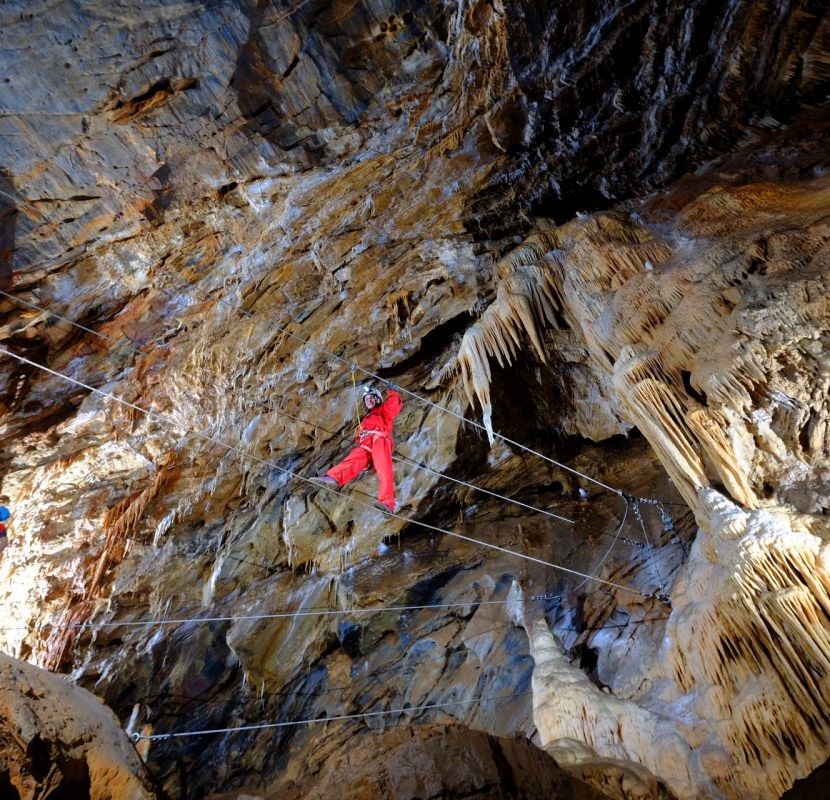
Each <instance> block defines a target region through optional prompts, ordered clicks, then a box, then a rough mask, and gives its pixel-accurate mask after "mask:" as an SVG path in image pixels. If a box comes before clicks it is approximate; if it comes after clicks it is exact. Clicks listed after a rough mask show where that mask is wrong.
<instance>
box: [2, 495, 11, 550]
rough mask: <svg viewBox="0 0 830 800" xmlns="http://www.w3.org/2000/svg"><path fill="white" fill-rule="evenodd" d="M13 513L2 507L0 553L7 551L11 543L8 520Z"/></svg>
mask: <svg viewBox="0 0 830 800" xmlns="http://www.w3.org/2000/svg"><path fill="white" fill-rule="evenodd" d="M11 515H12V512H11V511H9V509H8V508H6V506H0V552H2V551H3V550H5V549H6V545H7V544H8V543H9V534H8V531H7V530H6V520H7V519H9V517H11Z"/></svg>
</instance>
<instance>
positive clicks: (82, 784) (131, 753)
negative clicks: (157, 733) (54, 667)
mask: <svg viewBox="0 0 830 800" xmlns="http://www.w3.org/2000/svg"><path fill="white" fill-rule="evenodd" d="M0 723H2V724H1V725H0V762H2V768H0V789H2V791H3V797H8V798H17V797H19V798H20V799H21V800H30V799H33V798H36V797H48V796H51V795H55V796H61V797H89V798H90V800H153V798H155V797H156V795H155V793H154V792H153V791H152V790H151V789H150V784H149V782H148V780H147V776H146V774H145V771H144V766H143V765H142V763H141V761H140V760H139V758H138V755H137V754H136V752H135V749H134V748H133V745H132V744H131V743H130V741H129V740H128V739H127V735H126V734H125V733H124V731H123V729H122V728H121V725H120V724H119V722H118V719H117V718H116V717H115V715H114V714H113V713H112V712H111V711H110V710H109V709H108V708H106V707H105V706H104V705H103V704H102V703H101V702H100V701H99V700H98V699H97V698H96V697H93V696H92V695H91V694H90V693H89V692H87V691H86V690H84V689H81V688H80V687H78V686H73V685H72V684H71V683H69V682H68V681H67V680H65V679H64V678H62V677H60V676H57V675H51V674H49V673H48V672H45V671H44V670H42V669H38V668H37V667H33V666H32V665H31V664H26V663H25V662H22V661H18V660H17V659H14V658H10V657H9V656H7V655H5V654H0Z"/></svg>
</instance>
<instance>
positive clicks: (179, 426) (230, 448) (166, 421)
mask: <svg viewBox="0 0 830 800" xmlns="http://www.w3.org/2000/svg"><path fill="white" fill-rule="evenodd" d="M0 355H6V356H9V357H11V358H14V359H16V360H17V361H19V362H21V363H23V364H28V365H29V366H31V367H34V368H36V369H39V370H42V371H43V372H46V373H48V374H50V375H53V376H54V377H56V378H60V379H62V380H65V381H67V382H68V383H72V384H74V385H76V386H80V387H81V388H83V389H86V390H87V391H90V392H95V393H96V394H98V395H100V396H101V397H106V398H109V399H110V400H113V401H114V402H116V403H120V404H121V405H123V406H125V407H127V408H131V409H133V410H134V411H138V412H139V413H141V414H144V415H146V416H148V417H150V418H151V419H155V420H156V421H157V422H160V423H161V424H162V425H167V426H168V427H172V428H174V429H176V430H179V431H181V432H184V433H189V434H191V435H194V436H197V437H199V438H201V439H204V440H205V441H209V442H212V443H213V444H216V445H218V446H220V447H223V448H224V449H225V450H227V452H228V453H233V452H236V453H238V454H239V455H241V456H243V457H246V458H250V459H252V460H253V461H256V462H257V463H259V464H262V465H263V466H267V467H271V468H273V469H276V470H277V471H279V472H282V473H283V474H285V475H289V476H291V477H294V478H297V479H298V480H301V481H303V482H305V483H308V484H311V485H312V486H314V487H315V488H323V489H325V490H326V491H328V492H331V493H333V494H336V495H339V496H340V497H346V498H348V495H347V494H345V493H344V492H341V491H338V490H337V489H333V488H331V487H327V486H324V487H321V486H319V485H318V484H316V483H315V482H314V481H313V480H311V479H310V478H306V477H305V476H303V475H299V474H298V473H296V472H294V471H293V470H290V469H287V468H286V467H281V466H280V465H279V464H275V463H274V462H272V461H268V460H267V459H264V458H260V457H259V456H257V455H255V454H253V453H250V452H248V451H246V450H243V449H241V448H240V446H239V445H238V444H236V445H229V444H227V443H226V442H223V441H222V440H221V439H218V438H217V437H215V436H211V435H210V434H207V433H203V432H202V431H197V430H194V429H192V428H188V427H187V426H186V425H184V424H183V423H180V422H177V421H176V420H173V419H170V418H168V417H166V416H164V415H163V414H159V413H157V412H155V411H151V410H149V409H146V408H143V407H141V406H139V405H136V404H135V403H131V402H130V401H129V400H125V399H124V398H121V397H117V396H116V395H113V394H111V393H109V392H105V391H103V390H101V389H96V388H95V387H94V386H90V385H89V384H87V383H84V382H83V381H80V380H77V379H76V378H71V377H69V376H68V375H64V374H63V373H60V372H57V371H56V370H53V369H50V368H49V367H46V366H44V365H43V364H38V363H37V362H36V361H32V360H31V359H29V358H26V357H25V356H21V355H18V354H17V353H13V352H11V351H9V350H7V349H5V348H4V347H0ZM351 499H352V502H353V503H355V504H356V505H360V506H363V507H365V508H369V509H371V510H374V511H377V512H378V513H380V514H382V515H383V516H385V517H388V518H391V519H398V520H401V521H402V522H404V523H407V524H410V525H414V526H416V527H420V528H424V529H426V530H431V531H433V532H435V533H440V534H444V535H446V536H452V537H454V538H456V539H460V540H462V541H466V542H470V543H472V544H477V545H480V546H482V547H486V548H488V549H491V550H496V551H499V552H502V553H506V554H508V555H512V556H515V557H516V558H521V559H524V560H525V561H530V562H532V563H535V564H541V565H542V566H545V567H550V568H551V569H555V570H558V571H560V572H565V573H567V574H569V575H575V576H577V577H580V578H589V579H590V580H592V581H594V582H595V583H598V584H603V585H605V586H612V587H614V588H615V589H619V590H620V591H624V592H628V593H630V594H636V595H638V596H645V597H649V596H650V595H647V594H644V593H643V592H641V591H638V590H637V589H631V588H630V587H628V586H623V585H622V584H619V583H615V582H614V581H609V580H605V579H603V578H598V577H595V576H592V575H588V574H587V573H584V572H579V571H578V570H574V569H570V568H569V567H565V566H562V565H561V564H555V563H553V562H551V561H545V560H544V559H541V558H536V557H535V556H530V555H527V554H524V553H519V552H517V551H515V550H510V549H509V548H507V547H501V546H500V545H496V544H492V543H490V542H485V541H482V540H480V539H476V538H474V537H472V536H467V535H465V534H462V533H457V532H456V531H450V530H447V529H445V528H440V527H438V526H437V525H431V524H429V523H427V522H421V521H420V520H413V519H408V518H407V517H404V516H402V515H401V514H397V513H395V512H394V511H389V510H385V509H379V508H376V507H375V506H374V505H370V504H369V503H364V502H362V501H360V500H356V499H354V498H351Z"/></svg>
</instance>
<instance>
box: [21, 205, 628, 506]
mask: <svg viewBox="0 0 830 800" xmlns="http://www.w3.org/2000/svg"><path fill="white" fill-rule="evenodd" d="M15 202H19V203H23V204H25V205H28V206H30V207H32V208H34V206H32V205H31V203H29V202H28V201H26V200H20V199H17V198H16V199H15ZM35 210H37V209H35ZM127 258H128V259H129V258H135V259H136V260H137V261H140V262H141V263H142V264H144V265H145V266H147V267H150V268H151V269H153V270H154V271H155V272H157V273H160V274H162V275H166V276H167V277H169V278H172V279H173V280H174V281H177V282H178V283H179V284H180V285H184V286H187V288H193V285H192V284H189V283H186V281H185V280H184V279H183V278H181V277H179V276H177V275H174V274H173V273H170V272H168V271H167V270H164V269H161V268H160V267H158V266H157V265H155V264H153V263H152V262H150V261H147V260H146V259H144V258H142V257H141V256H139V255H137V254H135V253H134V254H131V255H128V256H127ZM211 299H214V298H211ZM215 301H216V302H217V303H222V304H223V305H226V306H228V307H229V308H231V309H232V310H233V311H236V312H238V313H240V314H242V315H243V316H246V317H248V318H250V319H255V318H257V317H260V318H261V315H258V314H254V313H253V312H251V311H248V310H247V309H245V308H242V307H240V306H237V305H234V304H233V303H232V302H231V301H229V300H227V299H225V298H224V297H217V298H215ZM273 329H274V330H276V331H279V332H280V333H282V334H284V335H285V336H288V337H290V338H292V339H295V340H297V341H299V342H301V343H302V344H304V345H307V346H308V347H311V348H312V349H313V350H317V351H318V352H320V353H322V354H323V355H325V356H328V357H329V358H333V359H334V360H335V361H338V362H339V363H341V364H343V365H345V366H347V367H349V368H350V369H352V370H357V371H358V372H360V373H362V374H363V375H366V376H367V377H370V378H372V379H373V380H376V381H380V382H381V383H383V384H384V385H386V386H388V387H389V388H391V389H397V390H398V391H400V392H403V393H404V394H405V395H407V396H408V397H412V398H414V399H415V400H417V401H419V402H421V403H424V404H425V405H427V406H430V407H431V408H435V409H436V410H437V411H442V412H444V413H446V414H449V415H450V416H452V417H455V418H456V419H458V420H459V421H460V422H465V423H467V424H468V425H471V426H473V427H474V428H476V429H477V430H479V431H483V432H484V433H486V434H487V435H488V436H489V434H490V431H488V429H487V427H486V426H484V425H482V424H481V423H480V422H477V421H475V420H472V419H469V418H467V417H465V416H464V415H463V414H459V413H458V412H456V411H453V410H452V409H450V408H447V407H446V406H442V405H441V404H439V403H435V402H434V401H432V400H429V399H428V398H426V397H422V396H421V395H419V394H417V393H416V392H412V391H410V390H409V389H406V388H404V387H403V386H398V385H397V384H395V383H394V382H393V381H390V380H388V379H387V378H384V377H382V376H381V375H379V374H377V373H375V372H372V371H371V370H369V369H366V368H365V367H362V366H360V365H359V364H357V363H355V362H352V361H349V360H348V359H347V358H344V357H343V356H339V355H337V354H336V353H333V352H331V351H330V350H328V349H326V348H325V347H323V346H322V345H318V344H314V343H313V342H312V341H311V340H310V339H305V338H303V337H302V336H300V335H299V334H296V333H293V332H292V331H290V330H288V329H287V328H286V327H283V326H281V325H277V324H273ZM492 434H493V437H494V438H496V439H500V440H501V441H503V442H506V443H507V444H511V445H513V446H515V447H518V448H519V449H520V450H523V451H524V452H527V453H530V454H531V455H535V456H537V457H538V458H541V459H542V460H543V461H547V462H548V463H550V464H553V465H554V466H557V467H560V468H561V469H564V470H566V471H567V472H570V473H571V474H573V475H577V476H579V477H581V478H584V479H585V480H587V481H589V482H591V483H594V484H596V485H597V486H601V487H602V488H604V489H607V490H608V491H609V492H613V493H614V494H616V495H619V496H620V497H622V496H624V495H625V494H626V493H625V492H623V491H622V490H621V489H617V488H615V487H613V486H610V485H609V484H607V483H604V482H603V481H600V480H598V479H596V478H593V477H591V476H590V475H587V474H585V473H584V472H580V471H579V470H577V469H574V468H573V467H570V466H568V465H567V464H563V463H562V462H560V461H557V460H556V459H553V458H551V457H550V456H546V455H545V454H544V453H540V452H539V451H538V450H534V449H533V448H532V447H528V446H527V445H524V444H522V443H521V442H517V441H515V440H514V439H510V438H509V437H507V436H504V435H502V434H500V433H499V432H498V431H492Z"/></svg>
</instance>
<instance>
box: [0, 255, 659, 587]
mask: <svg viewBox="0 0 830 800" xmlns="http://www.w3.org/2000/svg"><path fill="white" fill-rule="evenodd" d="M137 258H138V260H139V261H141V262H142V263H144V264H145V265H146V266H148V267H150V268H152V269H155V270H156V271H157V272H161V273H162V274H164V275H167V276H168V277H171V278H173V280H174V281H177V282H178V283H179V284H180V285H187V288H191V285H189V284H185V281H184V280H183V279H181V278H180V277H178V276H175V275H172V274H171V273H169V272H167V271H166V270H161V269H158V268H157V267H154V266H153V265H152V264H151V263H149V262H147V261H146V260H144V259H142V258H141V257H138V256H137ZM161 291H163V292H164V293H165V294H168V296H169V293H168V292H167V291H165V290H163V289H162V290H161ZM2 294H3V295H5V296H6V297H8V298H9V299H12V300H14V301H20V302H21V303H23V304H27V305H29V306H30V307H32V308H36V309H38V310H39V311H41V312H42V313H46V314H51V315H53V316H55V317H56V318H58V319H60V320H61V321H63V322H66V323H68V324H70V325H75V326H76V327H79V328H80V329H82V330H84V331H86V332H88V333H92V334H94V335H97V336H101V337H103V338H106V339H108V340H110V341H113V342H116V343H117V340H115V339H114V338H113V337H109V336H106V335H105V334H100V333H99V332H97V331H94V330H93V329H91V328H87V327H86V326H82V325H80V324H79V323H76V322H74V321H72V320H70V319H68V318H66V317H63V316H61V315H59V314H56V313H55V312H51V311H49V310H47V309H44V308H42V307H40V306H37V305H35V304H33V303H30V302H29V301H25V300H22V299H21V298H17V297H15V296H14V295H10V294H8V293H6V292H2ZM218 301H219V302H222V303H224V304H226V305H229V306H230V307H231V308H232V309H233V310H235V311H238V312H240V313H242V314H243V315H245V316H247V317H249V318H255V317H257V316H258V315H256V314H253V313H252V312H250V311H248V310H247V309H244V308H241V307H239V306H235V305H233V304H231V303H229V302H228V301H227V300H225V299H224V298H222V297H220V298H218ZM275 328H276V329H277V330H279V331H280V332H281V333H284V334H285V335H288V336H291V337H293V338H295V339H298V340H299V341H301V342H303V343H305V344H307V345H309V346H310V347H312V348H313V349H318V350H320V351H321V352H323V353H325V354H327V355H330V356H332V357H334V358H335V359H337V360H338V361H340V362H342V363H345V364H347V365H349V366H350V368H351V371H352V375H353V374H354V371H355V370H360V371H362V372H364V373H365V374H370V375H372V376H373V377H375V378H377V379H378V380H381V381H382V382H383V383H385V384H386V385H387V386H390V387H394V386H395V384H393V383H391V382H390V381H387V380H386V379H384V378H381V377H380V376H376V375H375V374H374V373H369V372H368V371H366V370H364V369H363V368H362V367H360V366H359V365H357V364H354V363H353V362H349V361H348V360H346V359H343V358H342V357H341V356H337V355H336V354H333V353H330V352H329V351H328V350H325V349H324V348H320V347H318V346H317V345H314V344H313V343H311V342H310V341H308V340H306V339H303V338H302V337H299V336H297V335H296V334H293V333H291V332H290V331H288V330H287V329H286V328H284V327H282V326H279V325H275ZM128 341H129V340H128ZM128 346H129V347H130V348H131V349H133V350H134V351H135V352H138V353H141V350H140V349H139V348H137V347H135V346H134V345H132V343H130V344H129V345H128ZM193 377H197V376H193ZM197 380H199V381H200V382H201V379H200V378H198V377H197ZM397 388H398V389H400V390H401V391H403V392H404V393H405V394H407V395H410V396H412V397H415V398H416V399H419V400H421V401H422V402H425V403H427V404H429V405H430V406H433V407H435V408H437V409H440V410H444V411H446V412H447V413H449V414H452V415H453V416H455V417H457V418H459V419H461V420H462V421H465V420H466V418H464V417H463V416H461V415H458V414H457V413H456V412H453V411H451V410H450V409H447V408H446V407H444V406H440V405H438V404H436V403H433V402H432V401H430V400H427V399H426V398H421V397H420V396H419V395H417V394H415V393H413V392H410V391H408V390H406V389H404V388H403V387H397ZM259 402H261V401H259ZM261 404H262V405H265V406H266V407H267V408H270V409H271V410H273V411H275V412H276V413H279V414H283V415H285V416H288V417H291V418H293V419H297V420H299V418H296V417H292V415H290V414H288V413H287V412H285V411H283V410H282V409H277V408H274V407H273V406H271V405H270V404H266V403H261ZM466 421H467V422H469V423H471V424H473V425H475V426H477V427H479V428H482V429H483V426H481V425H480V424H479V423H476V422H474V421H473V420H466ZM307 424H308V423H307ZM317 427H319V426H317ZM485 430H486V429H485ZM329 433H330V434H331V435H337V434H334V433H332V432H329ZM507 441H511V442H512V440H507ZM515 444H516V445H517V446H519V447H520V448H522V449H525V450H528V451H529V452H531V453H536V451H533V450H532V449H530V448H526V447H525V446H524V445H521V444H520V443H518V442H516V443H515ZM536 455H539V456H540V457H541V458H543V459H547V460H549V461H552V463H555V464H557V465H558V466H561V467H563V468H565V469H567V470H569V471H571V472H574V473H575V474H579V475H583V477H585V478H587V479H588V480H591V481H593V482H594V483H596V484H598V485H600V486H603V487H605V488H608V489H609V490H610V491H612V492H613V493H615V494H617V495H618V496H620V497H621V498H623V499H624V500H625V502H626V512H627V510H628V503H629V501H631V502H634V503H637V500H638V498H636V497H634V496H633V495H628V494H626V493H625V492H622V491H621V490H618V489H614V488H613V487H609V486H608V485H607V484H604V483H602V482H601V481H597V480H595V479H593V478H591V477H590V476H587V475H584V474H583V473H580V472H578V471H576V470H573V469H572V468H570V467H567V465H564V464H560V462H556V461H554V460H552V459H549V458H548V457H547V456H544V455H543V454H541V453H536ZM393 458H395V460H398V461H400V459H398V458H397V457H396V456H394V455H393ZM406 460H407V461H408V462H409V463H412V464H413V466H416V467H417V468H421V469H424V470H427V471H429V472H431V473H433V474H436V475H439V476H442V477H444V478H446V479H448V480H450V481H453V482H455V483H459V484H461V485H464V486H467V487H468V488H471V489H475V490H478V491H481V492H483V493H486V494H490V495H492V496H495V497H497V498H499V499H501V500H504V501H506V502H511V503H515V504H517V505H521V506H524V507H526V508H530V509H532V510H535V511H537V512H539V513H542V514H545V515H547V516H550V517H553V518H557V519H560V520H563V521H567V522H572V521H571V520H567V519H566V518H564V517H561V516H559V515H556V514H553V513H552V512H549V511H546V510H545V509H540V508H537V507H534V506H530V505H528V504H525V503H522V502H521V501H516V500H512V499H510V498H506V497H504V496H503V495H499V494H497V493H494V492H491V491H490V490H487V489H483V488H482V487H478V486H475V485H473V484H469V483H467V482H465V481H461V480H459V479H456V478H452V477H450V476H448V475H444V474H443V473H440V472H438V471H436V470H433V469H432V468H431V467H428V466H426V465H423V464H420V463H419V462H417V461H415V460H414V459H409V458H407V459H406ZM303 480H306V481H307V480H308V479H304V478H303ZM311 483H313V481H311ZM314 485H317V484H314ZM325 488H329V487H325ZM329 490H330V491H332V490H331V489H330V488H329ZM642 500H643V502H650V503H652V504H654V505H657V506H658V507H660V509H661V512H663V513H664V515H665V511H664V509H663V507H662V503H661V501H658V500H650V499H647V498H643V499H642ZM358 502H359V501H358ZM361 504H362V505H367V504H365V503H361ZM636 510H639V509H636ZM638 518H639V517H638ZM642 527H643V534H644V536H645V546H646V547H647V548H648V550H649V553H650V556H651V560H652V564H653V567H654V571H655V574H656V576H657V580H658V583H659V585H660V595H659V597H660V598H661V600H663V601H664V602H665V601H666V600H667V599H668V596H667V595H666V593H665V586H664V584H663V581H662V578H661V577H660V573H659V570H658V568H657V564H656V560H655V558H654V553H653V550H652V548H651V543H650V541H649V539H648V535H647V534H646V533H645V529H644V526H642ZM618 536H619V531H618V532H617V536H615V539H614V541H615V542H616V539H617V537H618ZM612 547H613V545H612ZM583 583H584V581H583Z"/></svg>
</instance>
